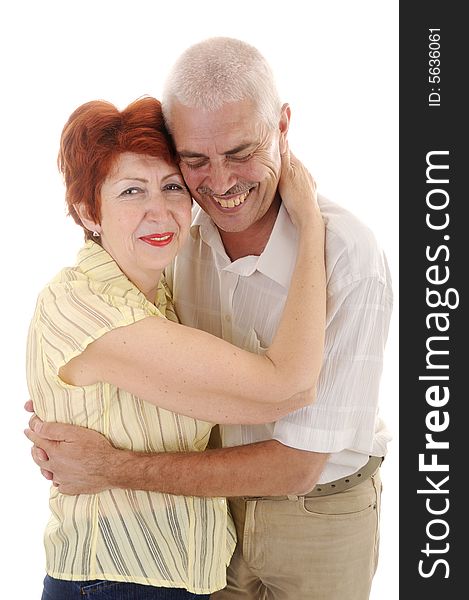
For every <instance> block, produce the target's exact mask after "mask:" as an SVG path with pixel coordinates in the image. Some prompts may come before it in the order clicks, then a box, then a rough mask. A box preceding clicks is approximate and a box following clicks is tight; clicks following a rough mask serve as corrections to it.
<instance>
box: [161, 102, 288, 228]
mask: <svg viewBox="0 0 469 600" xmlns="http://www.w3.org/2000/svg"><path fill="white" fill-rule="evenodd" d="M288 119H289V109H288V107H286V108H285V107H284V109H282V116H280V115H279V127H278V128H277V129H276V130H274V131H272V130H271V129H269V128H268V127H267V125H266V124H264V123H263V122H260V121H259V118H258V117H257V116H256V114H255V111H254V107H253V105H252V103H251V102H250V101H247V100H242V101H239V102H231V103H229V104H225V105H224V106H223V107H222V108H220V109H219V110H216V111H210V112H208V111H206V110H203V109H199V108H189V107H186V106H183V105H182V104H180V103H178V102H175V104H174V105H173V108H172V114H171V120H172V123H173V124H174V125H173V132H172V133H173V138H174V141H175V144H176V148H177V151H178V153H179V156H180V159H181V162H180V168H181V172H182V174H183V176H184V179H185V181H186V183H187V185H188V186H189V189H190V191H191V193H192V196H193V198H194V199H195V200H196V201H197V202H198V204H200V206H201V207H202V208H203V209H204V210H205V212H207V213H208V214H209V216H210V217H211V218H212V220H213V221H214V222H215V224H216V225H217V226H218V227H219V228H220V229H221V230H223V231H226V232H240V231H245V230H246V229H247V228H249V227H250V226H251V225H252V224H253V223H256V222H257V221H259V220H260V219H261V218H262V217H263V216H264V215H265V214H266V213H267V211H268V209H269V208H270V207H271V205H272V202H273V200H274V197H275V194H276V190H277V185H278V180H279V176H280V148H281V147H282V146H281V145H282V144H284V142H285V139H286V133H287V130H288ZM282 149H283V147H282Z"/></svg>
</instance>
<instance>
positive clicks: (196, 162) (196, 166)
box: [181, 159, 207, 169]
mask: <svg viewBox="0 0 469 600" xmlns="http://www.w3.org/2000/svg"><path fill="white" fill-rule="evenodd" d="M181 164H183V165H184V166H185V167H188V168H189V169H200V168H201V167H203V166H205V165H206V164H207V161H206V160H194V161H189V160H184V159H181Z"/></svg>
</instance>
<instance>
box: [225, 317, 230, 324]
mask: <svg viewBox="0 0 469 600" xmlns="http://www.w3.org/2000/svg"><path fill="white" fill-rule="evenodd" d="M225 321H226V322H227V323H231V315H225Z"/></svg>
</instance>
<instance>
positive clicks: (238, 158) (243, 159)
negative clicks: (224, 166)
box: [226, 153, 252, 162]
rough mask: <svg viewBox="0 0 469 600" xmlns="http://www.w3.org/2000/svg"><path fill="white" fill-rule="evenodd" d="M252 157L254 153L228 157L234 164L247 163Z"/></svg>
mask: <svg viewBox="0 0 469 600" xmlns="http://www.w3.org/2000/svg"><path fill="white" fill-rule="evenodd" d="M251 157H252V153H250V154H245V155H244V156H227V157H226V158H227V159H228V160H233V161H234V162H246V161H248V160H249V159H250V158H251Z"/></svg>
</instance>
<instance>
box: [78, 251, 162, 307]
mask: <svg viewBox="0 0 469 600" xmlns="http://www.w3.org/2000/svg"><path fill="white" fill-rule="evenodd" d="M77 266H78V267H79V269H80V271H81V272H82V273H83V274H84V275H86V276H87V277H88V279H91V280H92V281H99V282H100V283H108V284H110V285H112V287H113V288H114V289H115V288H119V289H120V290H122V291H124V292H128V291H132V292H134V293H135V294H136V295H137V296H138V297H139V299H140V300H141V301H142V302H143V303H145V304H146V303H148V301H147V299H146V296H145V294H144V293H143V292H142V291H140V290H139V289H138V287H137V286H136V285H135V284H134V283H132V281H130V279H129V278H128V277H127V275H125V273H123V272H122V271H121V269H120V268H119V265H118V264H117V263H116V261H115V260H114V259H113V258H112V256H111V255H110V254H109V253H108V252H107V251H106V250H105V249H104V248H103V247H102V246H100V245H99V244H97V243H96V242H94V241H93V240H88V241H87V242H86V243H85V245H84V246H83V247H82V249H81V250H80V251H79V252H78V257H77ZM166 296H167V290H166V288H165V284H164V281H163V280H162V279H160V281H159V283H158V288H157V291H156V297H155V306H157V308H159V307H160V305H161V306H163V305H165V303H166V301H167V297H166ZM162 312H164V311H162Z"/></svg>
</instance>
